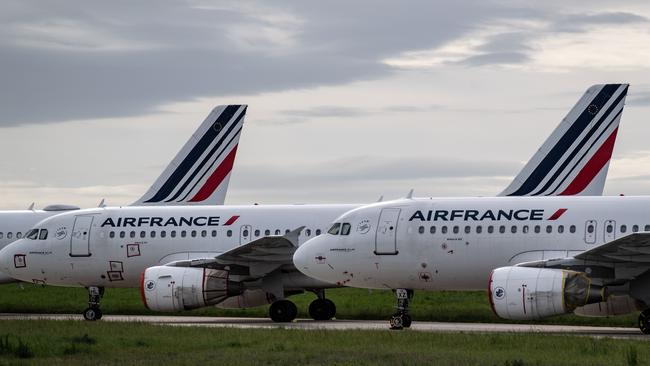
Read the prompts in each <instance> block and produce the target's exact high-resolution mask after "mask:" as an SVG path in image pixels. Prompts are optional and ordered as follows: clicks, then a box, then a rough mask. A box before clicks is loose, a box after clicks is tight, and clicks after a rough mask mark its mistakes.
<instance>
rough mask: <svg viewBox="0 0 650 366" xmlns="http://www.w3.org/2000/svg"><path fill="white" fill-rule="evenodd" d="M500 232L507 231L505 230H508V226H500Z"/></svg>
mask: <svg viewBox="0 0 650 366" xmlns="http://www.w3.org/2000/svg"><path fill="white" fill-rule="evenodd" d="M499 232H500V233H501V234H503V233H505V232H506V227H505V226H503V225H501V226H499Z"/></svg>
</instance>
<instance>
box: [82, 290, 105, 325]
mask: <svg viewBox="0 0 650 366" xmlns="http://www.w3.org/2000/svg"><path fill="white" fill-rule="evenodd" d="M103 296H104V288H103V287H96V286H91V287H88V308H87V309H86V310H84V312H83V316H84V319H86V320H89V321H95V320H99V319H101V318H102V311H101V310H100V309H99V302H100V300H101V299H102V297H103Z"/></svg>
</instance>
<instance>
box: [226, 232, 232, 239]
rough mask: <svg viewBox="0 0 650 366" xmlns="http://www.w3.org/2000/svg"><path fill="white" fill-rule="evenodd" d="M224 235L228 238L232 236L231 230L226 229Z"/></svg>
mask: <svg viewBox="0 0 650 366" xmlns="http://www.w3.org/2000/svg"><path fill="white" fill-rule="evenodd" d="M226 236H227V237H229V238H230V237H231V236H232V230H228V231H226Z"/></svg>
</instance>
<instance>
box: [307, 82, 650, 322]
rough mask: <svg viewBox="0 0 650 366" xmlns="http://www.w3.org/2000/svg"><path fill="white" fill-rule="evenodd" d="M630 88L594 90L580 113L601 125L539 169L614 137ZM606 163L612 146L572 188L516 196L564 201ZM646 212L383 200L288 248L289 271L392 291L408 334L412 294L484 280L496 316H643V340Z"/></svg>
mask: <svg viewBox="0 0 650 366" xmlns="http://www.w3.org/2000/svg"><path fill="white" fill-rule="evenodd" d="M626 90H627V86H626V85H621V86H619V87H617V88H614V87H604V88H602V89H601V91H599V93H598V95H597V96H596V97H595V98H594V99H593V100H592V102H591V103H590V104H589V106H587V107H586V108H585V109H584V110H583V111H582V113H581V114H580V115H581V117H582V116H584V117H585V118H591V117H588V116H589V115H594V116H595V117H594V118H595V119H596V120H597V121H598V122H597V123H596V124H593V125H589V124H584V125H583V126H578V127H579V128H577V129H576V130H575V134H576V136H577V138H576V140H575V141H574V142H573V143H572V148H571V149H569V150H567V151H566V152H565V153H564V154H555V155H553V156H554V158H553V159H549V160H546V159H544V160H545V161H546V162H547V163H544V164H542V165H544V166H546V167H551V168H552V167H558V166H564V165H566V166H570V164H564V162H565V161H566V159H568V158H569V157H571V156H574V155H575V156H579V155H583V154H585V153H586V154H587V155H586V156H588V155H589V154H588V151H589V150H590V149H592V150H593V147H592V146H593V144H598V141H607V140H609V139H611V138H612V136H615V134H616V128H615V127H614V124H615V123H616V122H615V121H616V120H617V119H618V118H620V113H621V110H622V108H623V103H624V96H625V91H626ZM603 94H606V95H612V96H613V98H606V97H605V96H604V95H603ZM601 95H603V97H602V98H600V97H599V96H601ZM574 127H575V125H574ZM572 128H573V127H572ZM602 146H606V145H605V144H603V145H602ZM551 151H553V149H551ZM598 151H603V150H601V149H600V148H599V149H598ZM609 155H610V151H609V149H608V150H607V152H606V153H603V154H600V153H598V152H597V153H596V154H593V155H592V156H591V157H590V158H588V159H586V160H585V161H583V162H582V163H581V164H579V165H578V167H577V169H576V170H577V172H576V174H574V176H573V178H572V177H568V179H567V180H568V181H569V183H564V184H558V185H555V186H554V185H548V188H545V187H546V186H547V185H546V184H545V183H544V182H542V183H540V184H534V185H528V186H527V187H526V184H520V185H518V186H517V187H516V190H515V192H517V190H520V189H522V187H526V188H525V189H526V190H527V191H531V192H535V191H536V190H537V191H546V192H548V191H551V192H553V191H555V192H557V191H562V190H565V191H566V190H568V191H569V192H572V189H571V187H572V186H574V185H575V184H578V183H580V186H584V185H585V184H583V183H581V182H582V180H581V179H582V177H593V176H597V175H598V174H600V173H599V172H600V171H601V170H602V169H603V168H605V166H606V164H605V163H604V162H605V161H608V160H609ZM549 156H551V155H549ZM542 165H540V166H542ZM554 187H557V188H558V189H555V188H554ZM649 207H650V197H575V196H571V197H566V196H555V197H514V198H513V197H496V198H488V197H486V198H428V199H412V198H411V199H402V200H396V201H391V202H381V203H376V204H373V205H368V206H364V207H360V208H357V209H354V210H352V211H350V212H348V213H346V214H344V215H342V216H341V217H339V218H338V219H337V220H335V223H334V224H333V225H331V227H330V228H329V230H328V231H327V233H326V234H325V235H321V236H319V237H317V238H314V239H312V240H310V241H309V242H307V243H305V244H304V245H302V246H301V247H300V248H299V249H298V250H297V251H296V253H295V254H294V264H295V266H296V268H297V269H298V270H300V271H301V272H303V273H304V274H306V275H308V276H310V277H313V278H316V279H319V280H322V281H327V282H332V283H335V284H339V285H344V286H351V287H359V288H376V289H393V290H395V294H396V297H397V309H398V311H397V312H396V313H395V314H394V315H393V316H392V318H391V320H390V324H391V327H392V328H394V329H401V328H402V327H408V326H410V323H411V317H410V315H409V314H408V306H409V301H410V300H411V298H412V296H413V290H428V291H436V290H480V289H484V288H485V285H486V284H487V283H488V282H489V298H490V304H491V306H492V309H493V310H494V312H495V313H496V314H497V315H498V316H500V317H502V318H506V319H520V320H521V319H524V320H526V319H539V318H543V317H546V316H551V315H558V314H565V313H570V312H575V313H576V314H579V315H591V316H598V315H602V316H608V315H616V314H624V313H628V312H633V311H636V310H642V312H641V314H640V316H639V327H640V329H641V330H642V331H643V332H644V333H650V275H649V273H650V264H649V263H650V257H649V255H650V209H649Z"/></svg>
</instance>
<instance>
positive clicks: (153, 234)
mask: <svg viewBox="0 0 650 366" xmlns="http://www.w3.org/2000/svg"><path fill="white" fill-rule="evenodd" d="M149 234H150V235H151V237H152V238H155V237H156V232H155V231H153V230H151V232H150V233H149Z"/></svg>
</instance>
